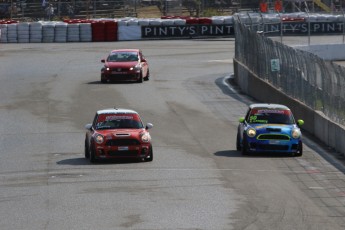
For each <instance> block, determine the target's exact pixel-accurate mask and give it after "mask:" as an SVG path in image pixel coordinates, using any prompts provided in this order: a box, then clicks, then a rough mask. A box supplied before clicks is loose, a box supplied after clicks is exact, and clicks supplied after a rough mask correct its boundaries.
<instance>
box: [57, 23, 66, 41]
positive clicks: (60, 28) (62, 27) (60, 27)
mask: <svg viewBox="0 0 345 230" xmlns="http://www.w3.org/2000/svg"><path fill="white" fill-rule="evenodd" d="M54 41H55V42H61V43H64V42H67V23H65V22H59V23H56V24H55V35H54Z"/></svg>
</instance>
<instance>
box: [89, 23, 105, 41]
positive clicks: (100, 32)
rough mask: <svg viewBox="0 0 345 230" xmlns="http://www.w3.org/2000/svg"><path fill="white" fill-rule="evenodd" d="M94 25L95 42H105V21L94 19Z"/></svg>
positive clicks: (92, 24)
mask: <svg viewBox="0 0 345 230" xmlns="http://www.w3.org/2000/svg"><path fill="white" fill-rule="evenodd" d="M91 27H92V41H93V42H104V41H105V36H104V30H105V23H104V21H93V22H92V23H91Z"/></svg>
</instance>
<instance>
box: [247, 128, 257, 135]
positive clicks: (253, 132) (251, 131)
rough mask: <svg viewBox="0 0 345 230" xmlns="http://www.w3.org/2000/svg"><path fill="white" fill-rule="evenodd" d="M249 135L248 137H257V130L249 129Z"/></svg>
mask: <svg viewBox="0 0 345 230" xmlns="http://www.w3.org/2000/svg"><path fill="white" fill-rule="evenodd" d="M247 135H248V137H255V135H256V130H255V129H253V128H249V129H247Z"/></svg>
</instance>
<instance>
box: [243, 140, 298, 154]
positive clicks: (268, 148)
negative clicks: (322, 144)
mask: <svg viewBox="0 0 345 230" xmlns="http://www.w3.org/2000/svg"><path fill="white" fill-rule="evenodd" d="M244 144H246V149H247V151H248V152H282V153H297V152H299V151H300V149H301V148H300V146H301V145H302V141H301V140H300V139H292V140H289V141H286V140H257V139H255V138H247V141H246V142H245V143H244Z"/></svg>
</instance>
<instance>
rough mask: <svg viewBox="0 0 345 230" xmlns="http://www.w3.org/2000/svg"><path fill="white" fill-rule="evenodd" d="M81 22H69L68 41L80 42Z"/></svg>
mask: <svg viewBox="0 0 345 230" xmlns="http://www.w3.org/2000/svg"><path fill="white" fill-rule="evenodd" d="M79 30H80V29H79V23H69V24H67V41H68V42H79V41H80V31H79Z"/></svg>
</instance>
